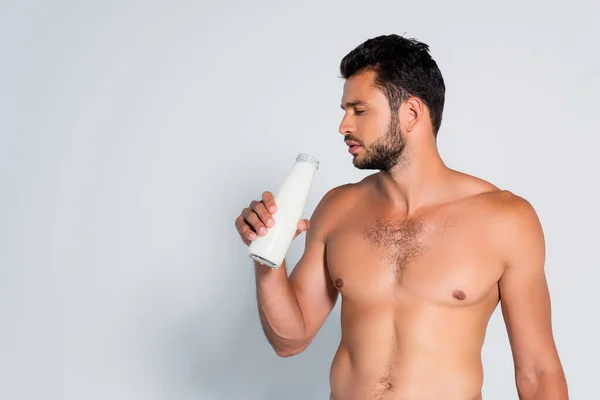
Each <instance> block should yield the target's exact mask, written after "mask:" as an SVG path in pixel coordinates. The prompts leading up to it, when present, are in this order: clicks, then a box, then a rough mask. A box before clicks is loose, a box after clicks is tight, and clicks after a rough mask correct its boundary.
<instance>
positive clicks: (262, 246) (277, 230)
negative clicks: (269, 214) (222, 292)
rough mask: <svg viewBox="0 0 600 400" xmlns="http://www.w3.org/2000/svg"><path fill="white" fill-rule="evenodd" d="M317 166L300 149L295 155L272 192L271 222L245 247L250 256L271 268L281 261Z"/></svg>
mask: <svg viewBox="0 0 600 400" xmlns="http://www.w3.org/2000/svg"><path fill="white" fill-rule="evenodd" d="M318 168H319V161H318V160H317V159H316V158H314V157H313V156H310V155H308V154H304V153H300V154H299V155H298V157H296V162H295V163H294V165H293V166H292V170H291V171H290V172H289V174H288V176H287V177H286V179H285V180H284V182H283V185H282V186H281V187H280V189H279V191H278V192H277V194H276V195H275V203H276V204H277V212H276V213H275V214H273V219H274V220H275V225H273V226H272V227H271V228H268V233H267V234H266V235H265V236H257V237H256V239H254V240H253V241H252V243H250V246H249V247H248V250H249V253H250V257H252V258H253V259H254V260H256V261H258V262H259V263H261V264H263V265H266V266H268V267H271V268H279V266H280V265H281V264H282V263H283V260H284V258H285V254H286V253H287V251H288V248H289V247H290V244H291V243H292V240H293V239H294V234H295V233H296V230H297V229H298V222H299V221H300V219H301V218H302V212H303V211H304V206H305V205H306V199H307V197H308V192H309V190H310V186H311V185H312V181H313V178H314V176H315V172H316V171H317V169H318Z"/></svg>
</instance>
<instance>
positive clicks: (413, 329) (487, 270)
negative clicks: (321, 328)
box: [325, 176, 512, 400]
mask: <svg viewBox="0 0 600 400" xmlns="http://www.w3.org/2000/svg"><path fill="white" fill-rule="evenodd" d="M465 179H466V178H465ZM373 185H374V178H373V176H372V177H369V178H367V179H365V180H364V181H363V182H361V183H359V184H356V185H352V186H351V187H346V188H344V189H343V191H344V193H341V194H340V195H338V196H337V199H335V202H334V203H335V204H334V205H332V207H335V211H334V212H333V213H332V214H334V217H333V218H330V220H329V221H328V222H329V226H328V228H327V236H326V239H325V241H326V243H325V245H326V259H327V266H328V270H329V275H330V278H331V281H332V282H333V283H334V284H335V285H336V287H337V288H338V290H339V292H340V294H341V296H342V308H341V325H342V339H341V343H340V346H339V348H338V351H337V353H336V356H335V358H334V360H333V363H332V365H331V372H330V384H331V399H336V400H340V399H341V400H348V399H354V398H356V399H407V400H410V399H418V400H427V399H441V398H443V399H446V400H452V399H456V400H459V399H460V400H475V399H478V398H480V393H481V385H482V380H483V371H482V366H481V356H480V355H481V348H482V345H483V340H484V336H485V331H486V327H487V323H488V321H489V318H490V316H491V314H492V312H493V311H494V309H495V307H496V305H497V304H498V300H499V290H498V281H499V279H500V277H501V275H502V272H503V269H504V267H503V257H502V249H501V246H499V245H498V243H499V242H500V241H501V235H502V229H501V225H502V213H503V209H504V208H506V204H507V203H509V202H510V197H511V196H512V195H511V194H510V193H508V192H502V191H499V190H497V189H493V187H491V185H489V184H488V185H489V186H486V185H485V184H483V183H478V182H475V181H474V182H473V184H472V185H473V187H472V188H470V189H469V190H467V192H468V194H467V195H465V194H464V193H458V192H457V196H456V197H457V198H456V200H454V201H451V202H444V203H442V204H439V205H436V206H433V207H429V208H428V209H423V210H420V211H419V212H417V213H415V214H414V215H412V216H410V217H407V215H406V213H405V212H398V211H393V210H394V207H390V206H389V205H388V204H386V203H385V202H384V201H383V200H382V199H381V198H380V197H377V196H378V195H377V192H376V191H375V190H372V189H373ZM463 192H464V191H463Z"/></svg>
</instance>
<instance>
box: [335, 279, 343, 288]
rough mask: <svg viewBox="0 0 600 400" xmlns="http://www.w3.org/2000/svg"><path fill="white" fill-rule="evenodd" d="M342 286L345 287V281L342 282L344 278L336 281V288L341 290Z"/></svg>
mask: <svg viewBox="0 0 600 400" xmlns="http://www.w3.org/2000/svg"><path fill="white" fill-rule="evenodd" d="M342 286H344V281H343V280H342V278H337V279H336V280H335V287H336V288H338V289H341V288H342Z"/></svg>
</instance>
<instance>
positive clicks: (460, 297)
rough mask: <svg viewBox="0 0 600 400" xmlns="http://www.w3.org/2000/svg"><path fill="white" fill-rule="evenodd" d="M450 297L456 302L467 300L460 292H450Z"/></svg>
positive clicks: (463, 293)
mask: <svg viewBox="0 0 600 400" xmlns="http://www.w3.org/2000/svg"><path fill="white" fill-rule="evenodd" d="M452 297H454V298H455V299H456V300H464V299H466V298H467V295H466V294H465V292H463V291H462V290H455V291H453V292H452Z"/></svg>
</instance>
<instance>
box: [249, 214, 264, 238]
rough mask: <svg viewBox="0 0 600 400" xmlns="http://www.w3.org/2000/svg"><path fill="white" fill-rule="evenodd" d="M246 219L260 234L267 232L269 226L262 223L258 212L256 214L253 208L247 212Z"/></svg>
mask: <svg viewBox="0 0 600 400" xmlns="http://www.w3.org/2000/svg"><path fill="white" fill-rule="evenodd" d="M244 219H245V220H246V223H247V224H248V225H250V227H251V228H252V229H253V230H254V231H255V232H256V233H258V234H259V235H266V234H267V227H266V226H265V224H263V223H262V221H261V220H260V218H259V217H258V214H256V213H255V212H254V211H253V210H250V211H249V212H247V213H246V215H244Z"/></svg>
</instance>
